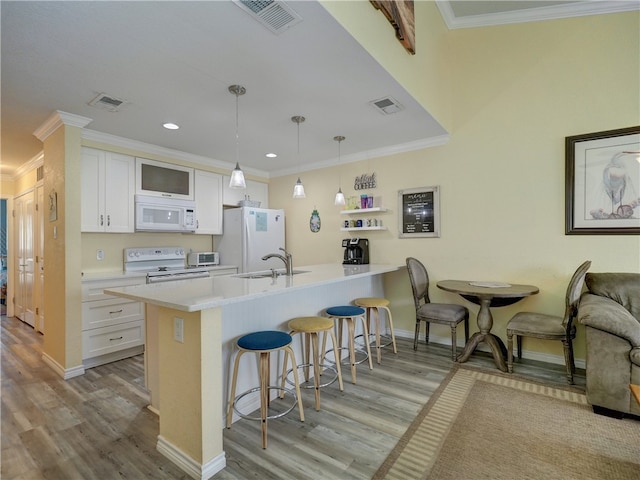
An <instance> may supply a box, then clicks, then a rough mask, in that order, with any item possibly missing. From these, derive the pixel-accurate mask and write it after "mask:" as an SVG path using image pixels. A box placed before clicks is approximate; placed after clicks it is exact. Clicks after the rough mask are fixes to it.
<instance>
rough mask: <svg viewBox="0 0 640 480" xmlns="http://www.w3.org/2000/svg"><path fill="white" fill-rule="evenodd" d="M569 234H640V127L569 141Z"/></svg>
mask: <svg viewBox="0 0 640 480" xmlns="http://www.w3.org/2000/svg"><path fill="white" fill-rule="evenodd" d="M565 150H566V153H565V157H566V164H565V169H566V170H565V181H566V188H565V192H566V198H565V234H566V235H580V234H586V235H597V234H602V235H625V234H626V235H629V234H631V235H637V234H640V126H637V127H629V128H621V129H618V130H607V131H604V132H596V133H587V134H584V135H576V136H572V137H566V139H565Z"/></svg>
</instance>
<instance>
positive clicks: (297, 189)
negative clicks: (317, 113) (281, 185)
mask: <svg viewBox="0 0 640 480" xmlns="http://www.w3.org/2000/svg"><path fill="white" fill-rule="evenodd" d="M304 120H305V118H304V117H301V116H299V115H296V116H295V117H291V121H292V122H294V123H297V124H298V181H297V182H296V184H295V185H294V186H293V198H305V197H306V195H305V194H304V185H302V182H301V181H300V173H299V172H300V124H301V123H302V122H304Z"/></svg>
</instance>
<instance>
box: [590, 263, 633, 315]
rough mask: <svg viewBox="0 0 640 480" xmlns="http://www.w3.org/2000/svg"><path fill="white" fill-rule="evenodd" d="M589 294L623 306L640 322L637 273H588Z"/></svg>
mask: <svg viewBox="0 0 640 480" xmlns="http://www.w3.org/2000/svg"><path fill="white" fill-rule="evenodd" d="M585 282H586V284H587V287H588V288H589V292H590V293H593V294H595V295H600V296H602V297H608V298H610V299H611V300H614V301H615V302H617V303H619V304H620V305H622V306H623V307H624V308H625V309H626V310H627V311H628V312H629V313H631V315H633V316H634V317H635V319H636V320H637V321H638V322H640V275H638V274H637V273H588V274H587V276H586V278H585Z"/></svg>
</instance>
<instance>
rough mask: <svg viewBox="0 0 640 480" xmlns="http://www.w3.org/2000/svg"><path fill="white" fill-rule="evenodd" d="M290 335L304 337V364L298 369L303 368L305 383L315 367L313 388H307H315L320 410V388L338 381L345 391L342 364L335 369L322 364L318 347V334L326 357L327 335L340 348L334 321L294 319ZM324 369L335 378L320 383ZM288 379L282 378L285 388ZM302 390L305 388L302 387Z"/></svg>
mask: <svg viewBox="0 0 640 480" xmlns="http://www.w3.org/2000/svg"><path fill="white" fill-rule="evenodd" d="M289 330H290V332H289V334H290V335H291V336H293V335H295V334H298V333H299V334H302V335H304V343H303V348H302V350H303V357H304V358H303V363H302V364H300V365H298V368H300V367H302V368H303V369H304V379H305V382H308V381H309V368H310V367H313V386H309V387H306V388H314V389H315V407H316V410H317V411H319V410H320V388H322V387H326V386H328V385H331V384H332V383H333V382H335V381H336V379H337V380H338V385H339V386H340V391H343V390H344V386H343V384H342V371H341V368H340V362H337V363H336V364H335V368H334V367H333V366H332V365H328V364H323V363H322V362H321V356H320V349H319V345H318V340H319V339H318V334H319V333H323V336H322V352H323V355H322V356H323V357H324V351H325V348H326V344H327V333H328V334H329V336H330V337H331V342H332V344H333V348H334V349H337V348H338V342H337V340H336V334H335V333H334V331H333V320H331V319H329V318H326V317H297V318H293V319H292V320H290V321H289ZM323 369H329V370H331V371H332V372H333V373H335V376H334V377H333V378H332V379H331V380H330V381H328V382H325V383H322V384H321V383H320V375H322V370H323ZM286 378H287V376H286V375H283V376H282V382H283V386H284V381H285V379H286ZM300 388H305V387H303V386H301V387H300Z"/></svg>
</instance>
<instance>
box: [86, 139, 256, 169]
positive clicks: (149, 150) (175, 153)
mask: <svg viewBox="0 0 640 480" xmlns="http://www.w3.org/2000/svg"><path fill="white" fill-rule="evenodd" d="M82 138H83V139H84V140H90V141H93V142H100V143H106V144H108V145H113V146H115V147H120V148H127V149H131V150H136V151H139V152H141V154H143V155H144V154H145V153H146V154H153V155H160V156H163V157H168V158H173V159H176V160H183V161H185V162H190V163H196V164H198V165H205V166H207V167H218V168H221V169H224V170H229V171H231V170H233V169H234V168H235V166H236V164H235V161H234V162H233V163H231V162H225V161H222V160H216V159H213V158H209V157H203V156H201V155H194V154H192V153H187V152H182V151H180V150H174V149H171V148H165V147H160V146H158V145H153V144H151V143H145V142H139V141H137V140H131V139H129V138H124V137H119V136H116V135H111V134H109V133H102V132H98V131H95V130H89V129H84V130H83V131H82ZM241 167H242V171H243V172H244V173H247V174H251V175H256V176H258V177H264V178H269V172H266V171H264V170H258V169H255V168H249V167H246V166H244V165H241Z"/></svg>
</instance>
